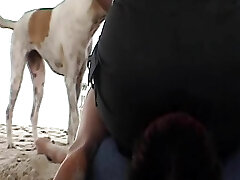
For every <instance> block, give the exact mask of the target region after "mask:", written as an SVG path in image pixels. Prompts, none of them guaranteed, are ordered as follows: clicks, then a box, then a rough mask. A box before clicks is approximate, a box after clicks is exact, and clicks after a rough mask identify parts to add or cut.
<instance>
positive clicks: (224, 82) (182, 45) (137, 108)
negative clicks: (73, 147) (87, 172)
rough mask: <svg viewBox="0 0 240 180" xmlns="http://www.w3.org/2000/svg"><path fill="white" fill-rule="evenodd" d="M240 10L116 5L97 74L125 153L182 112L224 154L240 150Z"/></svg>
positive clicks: (100, 99)
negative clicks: (151, 127) (153, 126)
mask: <svg viewBox="0 0 240 180" xmlns="http://www.w3.org/2000/svg"><path fill="white" fill-rule="evenodd" d="M239 13H240V6H239V2H238V1H231V0H228V1H224V0H221V1H217V0H209V1H206V0H203V1H200V0H199V1H198V0H197V1H196V0H183V1H174V0H170V1H169V0H163V1H162V0H152V1H149V0H128V1H127V0H116V1H115V2H114V5H113V7H112V8H111V10H110V12H109V14H108V16H107V19H106V23H105V26H104V28H103V33H102V35H101V37H100V40H99V43H98V46H97V47H96V48H95V50H94V52H93V55H92V57H90V60H91V61H92V62H93V64H92V65H91V69H90V76H91V74H92V73H93V71H94V70H95V71H94V73H93V77H94V83H95V85H94V87H95V91H96V101H97V106H98V108H99V109H100V112H101V113H102V116H103V119H104V123H105V125H106V127H107V128H108V130H109V131H110V133H111V134H112V135H113V137H114V138H115V139H116V141H117V143H118V145H119V147H120V150H122V152H125V153H127V154H131V150H132V148H133V144H134V141H135V140H136V139H137V138H139V136H140V135H141V133H142V132H143V130H144V128H146V126H147V125H148V124H149V122H151V121H152V120H154V118H156V117H157V116H161V115H164V114H166V113H169V112H178V111H181V112H187V113H189V114H190V115H192V116H193V117H195V118H196V119H198V120H199V121H201V122H202V123H203V124H204V125H205V126H206V127H207V129H208V130H209V133H210V134H211V135H212V137H213V140H214V142H215V143H216V147H217V151H218V152H219V155H220V156H221V157H223V158H225V157H228V155H229V154H230V153H233V152H234V151H235V150H236V149H237V148H238V146H239V143H240V113H239V112H240V38H239V37H240V36H239V33H240V28H239V27H240V26H239V25H240V14H239ZM94 64H95V65H96V64H97V65H96V66H95V65H94ZM95 67H96V68H95ZM90 78H91V77H90Z"/></svg>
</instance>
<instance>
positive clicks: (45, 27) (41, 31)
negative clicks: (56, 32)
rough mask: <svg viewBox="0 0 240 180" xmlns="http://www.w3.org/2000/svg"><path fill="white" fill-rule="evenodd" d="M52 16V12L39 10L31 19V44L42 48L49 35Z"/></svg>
mask: <svg viewBox="0 0 240 180" xmlns="http://www.w3.org/2000/svg"><path fill="white" fill-rule="evenodd" d="M51 16H52V10H51V9H46V10H37V11H35V12H34V13H33V14H32V16H31V17H30V20H29V23H28V33H29V37H30V42H31V43H33V44H36V45H37V46H38V47H41V45H40V44H41V42H43V41H44V39H45V38H46V37H47V36H48V34H49V28H50V20H51Z"/></svg>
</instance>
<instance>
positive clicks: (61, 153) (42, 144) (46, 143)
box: [35, 138, 67, 163]
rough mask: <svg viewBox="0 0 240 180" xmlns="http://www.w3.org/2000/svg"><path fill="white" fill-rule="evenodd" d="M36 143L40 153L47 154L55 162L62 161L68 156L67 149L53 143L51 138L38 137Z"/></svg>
mask: <svg viewBox="0 0 240 180" xmlns="http://www.w3.org/2000/svg"><path fill="white" fill-rule="evenodd" d="M35 145H36V149H37V153H38V154H45V155H46V156H47V157H48V158H49V159H50V160H51V161H52V162H54V163H62V162H63V160H64V159H65V157H66V156H67V150H66V149H64V148H63V147H60V146H58V145H56V144H53V143H52V142H50V139H49V138H38V139H37V140H36V141H35Z"/></svg>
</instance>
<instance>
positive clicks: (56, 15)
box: [0, 0, 106, 147]
mask: <svg viewBox="0 0 240 180" xmlns="http://www.w3.org/2000/svg"><path fill="white" fill-rule="evenodd" d="M93 1H95V0H66V1H64V2H62V3H61V4H59V5H58V6H57V7H55V8H54V9H53V11H52V16H51V20H50V30H49V34H48V37H46V38H45V39H44V41H43V42H42V43H41V44H40V46H37V45H35V44H31V43H30V37H29V33H28V23H29V20H30V17H31V15H32V14H33V13H34V12H35V11H29V12H27V13H25V14H24V15H23V16H22V18H21V19H20V20H19V21H17V22H13V21H10V20H4V19H3V18H0V27H3V28H12V29H14V31H13V34H12V44H11V92H10V98H9V105H8V108H7V137H8V140H7V141H8V147H12V146H13V144H12V114H13V108H14V105H15V101H16V98H17V95H18V92H19V89H20V85H21V82H22V77H23V70H24V67H25V65H26V64H28V67H29V70H30V72H31V75H32V81H33V87H34V89H35V91H34V103H33V110H32V116H31V121H32V127H33V137H34V140H36V139H37V121H38V111H39V108H40V105H41V100H42V96H43V85H44V81H45V67H44V61H41V63H40V69H39V70H38V71H36V70H35V69H34V67H32V66H31V65H30V63H29V61H28V60H27V59H26V55H27V54H28V53H29V52H31V51H32V50H36V51H37V52H38V53H39V54H40V56H41V58H42V59H45V60H46V61H47V62H48V64H49V65H50V67H51V68H52V70H54V71H55V72H56V73H59V74H62V75H64V76H65V84H66V87H67V93H68V99H69V111H70V112H69V113H70V114H69V127H68V142H69V143H70V144H72V143H73V141H74V138H75V134H76V131H77V128H78V124H79V114H78V108H77V96H78V95H79V94H78V93H80V91H79V92H78V91H77V90H76V86H77V85H78V87H81V80H82V76H83V72H84V71H85V68H86V57H87V56H88V53H89V52H87V49H88V48H87V47H88V44H89V43H90V34H89V32H90V28H91V27H92V25H93V22H92V18H93V16H94V12H92V11H89V8H90V7H91V4H92V2H93ZM104 13H106V12H105V11H102V14H99V18H102V17H103V16H105V14H104ZM100 16H101V17H100ZM63 55H64V56H63ZM78 61H79V62H78ZM57 63H60V64H63V66H62V67H57V66H56V64H57ZM78 76H79V77H78ZM77 78H79V79H80V81H77ZM79 90H80V89H79Z"/></svg>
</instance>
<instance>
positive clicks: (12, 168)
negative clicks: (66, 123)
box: [0, 124, 67, 180]
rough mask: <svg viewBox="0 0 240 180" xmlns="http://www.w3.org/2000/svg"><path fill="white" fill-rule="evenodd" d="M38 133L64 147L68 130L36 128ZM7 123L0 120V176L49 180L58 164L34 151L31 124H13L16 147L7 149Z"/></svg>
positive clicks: (10, 179)
mask: <svg viewBox="0 0 240 180" xmlns="http://www.w3.org/2000/svg"><path fill="white" fill-rule="evenodd" d="M38 135H39V137H50V138H51V140H53V141H54V142H55V143H56V144H58V145H60V146H62V148H67V146H66V142H67V132H66V131H64V130H62V129H56V128H41V127H39V128H38ZM6 138H7V135H6V126H5V125H3V124H0V180H51V179H53V177H54V175H55V173H56V171H57V169H58V168H59V164H54V163H52V162H50V161H49V160H48V159H47V158H46V157H45V156H44V155H37V152H36V150H35V147H34V144H33V138H32V130H31V127H30V126H28V127H22V126H16V125H14V126H13V143H14V146H15V148H13V149H7V143H6Z"/></svg>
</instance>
